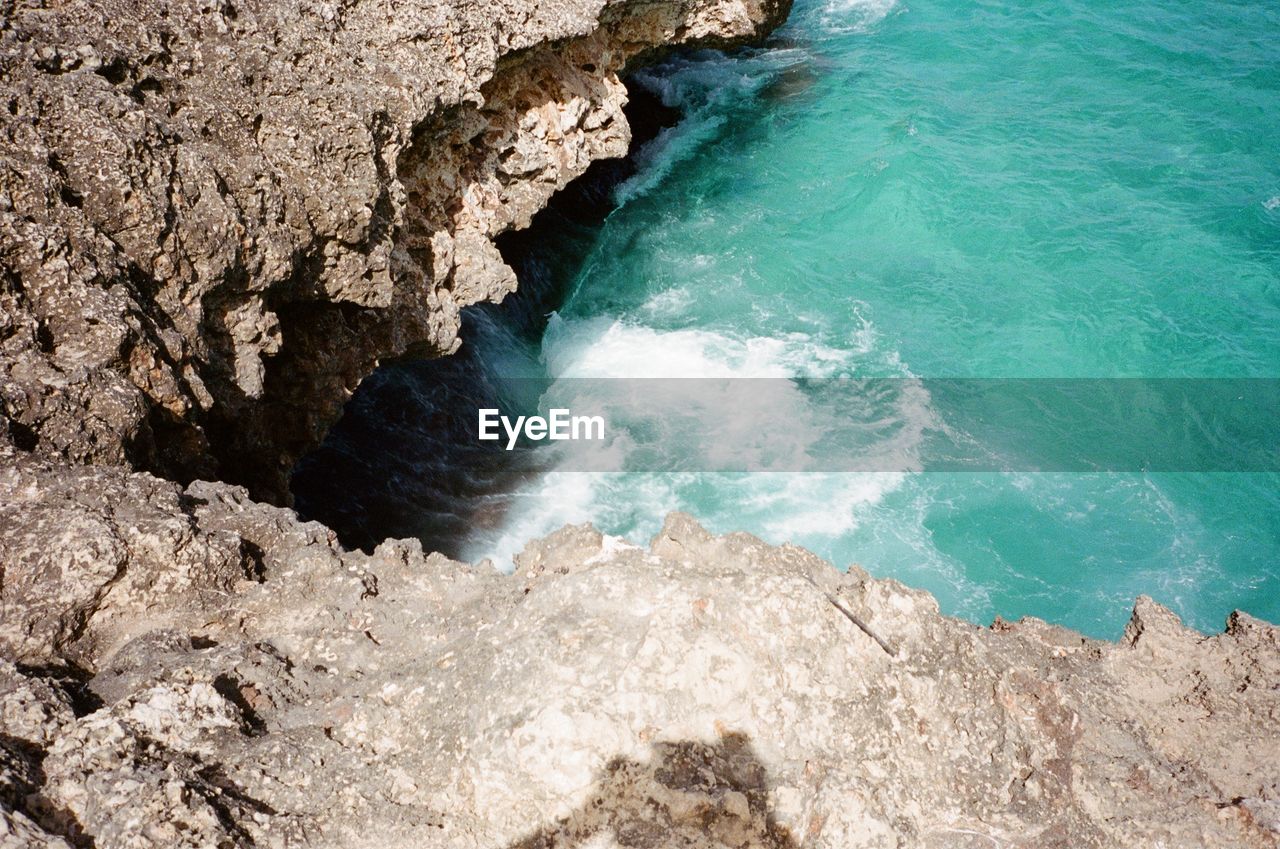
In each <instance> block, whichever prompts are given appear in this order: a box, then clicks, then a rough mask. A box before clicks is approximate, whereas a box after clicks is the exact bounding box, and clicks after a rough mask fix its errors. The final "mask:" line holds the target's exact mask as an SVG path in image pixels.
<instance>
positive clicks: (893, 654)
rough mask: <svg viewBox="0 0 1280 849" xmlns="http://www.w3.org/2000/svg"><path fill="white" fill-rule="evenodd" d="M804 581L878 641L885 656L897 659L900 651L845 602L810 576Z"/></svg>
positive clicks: (859, 628)
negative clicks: (872, 628)
mask: <svg viewBox="0 0 1280 849" xmlns="http://www.w3.org/2000/svg"><path fill="white" fill-rule="evenodd" d="M804 579H805V580H806V581H808V582H809V583H811V584H813V587H814V589H816V590H817V591H818V592H820V593H822V594H823V595H824V596H826V597H827V601H829V602H831V604H832V605H833V606H834V607H835V609H836V610H838V611H840V612H841V613H843V614H844V618H845V619H848V620H849V621H850V622H852V623H853V624H854V625H857V626H858V630H860V631H862V633H864V634H866V635H867V636H868V637H870V638H871V639H873V640H875V641H876V645H878V646H880V648H882V649H884V653H885V654H887V655H889V657H897V656H898V651H897V649H895V648H893V647H892V646H890V645H889V644H888V643H887V642H885V641H884V640H883V639H881V637H880V635H879V634H877V633H876V632H875V631H872V630H871V628H870V626H868V625H867V623H866V622H863V621H862V618H861V617H860V616H858V614H856V613H854V612H853V611H852V610H850V609H849V608H847V607H845V606H844V602H842V601H840V599H838V598H836V597H835V596H834V595H832V594H831V593H829V592H827V591H826V590H824V589H823V588H822V587H820V586H818V582H817V581H815V580H814V579H813V578H810V577H809V576H808V575H805V576H804Z"/></svg>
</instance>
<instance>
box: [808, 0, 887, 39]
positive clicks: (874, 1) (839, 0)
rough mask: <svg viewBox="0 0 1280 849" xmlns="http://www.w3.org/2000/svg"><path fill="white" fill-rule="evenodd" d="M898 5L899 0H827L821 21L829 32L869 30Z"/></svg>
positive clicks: (844, 32) (840, 32) (846, 32)
mask: <svg viewBox="0 0 1280 849" xmlns="http://www.w3.org/2000/svg"><path fill="white" fill-rule="evenodd" d="M897 5H898V2H897V0H827V3H826V5H824V6H823V8H822V12H821V14H820V16H819V21H820V22H821V24H822V27H823V29H825V30H827V31H828V32H833V33H837V34H848V33H860V32H867V31H869V30H870V29H871V28H872V27H874V26H875V25H876V24H878V23H880V22H881V21H883V20H884V19H885V18H887V17H888V16H889V13H890V12H892V11H894V9H895V8H896V7H897Z"/></svg>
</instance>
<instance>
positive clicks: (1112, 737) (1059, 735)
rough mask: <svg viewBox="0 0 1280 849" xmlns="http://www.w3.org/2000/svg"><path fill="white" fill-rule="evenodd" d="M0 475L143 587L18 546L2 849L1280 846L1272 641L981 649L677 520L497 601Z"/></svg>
mask: <svg viewBox="0 0 1280 849" xmlns="http://www.w3.org/2000/svg"><path fill="white" fill-rule="evenodd" d="M3 459H4V460H5V462H6V463H7V464H9V465H10V466H11V467H12V468H15V469H16V470H17V471H16V473H10V474H9V475H8V476H7V477H5V478H4V479H3V480H2V481H0V491H2V492H3V495H4V499H3V501H2V502H0V503H4V504H6V505H13V506H11V507H8V508H7V509H9V510H12V511H22V512H23V513H25V514H29V515H37V514H44V513H46V512H47V513H48V514H49V515H51V516H56V517H57V522H58V524H59V525H61V526H63V527H66V528H68V529H69V530H68V533H74V534H75V535H76V537H77V539H78V542H77V543H76V545H75V546H74V548H75V550H90V549H97V550H102V551H114V552H122V553H121V554H119V555H118V556H119V557H120V559H121V560H122V561H123V564H124V565H123V573H124V575H125V576H127V578H124V577H122V578H120V579H118V580H117V581H116V582H115V583H114V584H111V586H109V587H106V588H105V589H104V588H103V586H102V584H101V583H97V582H100V581H102V580H103V577H102V574H100V573H97V572H90V571H87V570H84V569H83V568H80V572H81V573H83V574H84V575H87V576H89V577H85V578H83V579H76V580H73V578H74V576H73V575H72V571H74V570H71V569H69V570H68V571H67V572H66V573H63V575H62V577H61V578H60V579H59V580H61V581H62V582H63V583H61V584H57V583H54V584H51V585H50V586H56V587H58V590H57V591H56V592H51V593H46V594H45V595H43V596H42V595H41V590H40V586H41V583H40V582H37V581H34V580H28V574H29V573H32V572H41V573H42V572H43V571H44V570H46V569H48V564H47V562H46V560H44V559H42V558H41V557H39V556H35V555H34V554H33V552H32V551H31V549H29V548H28V543H27V541H26V539H25V538H24V536H23V535H22V533H20V532H17V533H15V532H14V531H13V528H14V526H15V523H13V522H11V521H6V519H7V518H8V517H7V516H4V515H0V530H3V532H0V561H2V562H4V563H5V564H6V574H5V581H4V585H3V594H2V595H0V605H3V606H2V607H0V614H2V618H3V622H4V630H3V632H0V648H3V651H4V654H5V655H7V656H10V657H14V658H16V659H17V660H18V661H19V662H20V663H21V666H17V667H15V666H13V665H4V666H3V667H0V723H2V724H3V726H4V730H3V732H0V754H3V760H0V768H2V769H3V770H4V772H3V776H4V778H3V780H4V783H5V787H6V790H5V792H4V793H3V794H0V809H3V810H4V811H5V813H4V817H5V820H4V822H5V826H4V827H5V828H7V829H8V830H9V835H10V836H9V838H8V839H9V840H10V841H11V842H15V845H62V844H60V843H59V842H58V841H65V842H66V843H68V844H71V845H75V844H76V843H77V841H79V844H80V845H88V843H87V842H86V840H88V839H92V841H93V845H95V846H97V847H100V849H103V848H104V847H125V846H129V847H135V846H137V847H141V846H192V847H195V846H215V845H227V846H236V845H245V846H247V845H251V844H252V845H258V846H334V847H337V846H344V847H361V846H367V847H401V846H402V847H406V849H408V847H414V849H417V847H432V846H440V847H468V846H474V847H509V848H510V849H516V848H517V847H520V848H521V849H531V848H532V847H551V846H582V847H587V846H590V847H608V846H654V847H657V846H664V847H665V846H691V847H696V846H706V847H800V846H805V847H832V849H836V847H839V849H847V847H897V846H927V847H939V849H941V847H986V846H1006V847H1015V846H1018V847H1072V849H1077V848H1078V847H1135V846H1138V847H1156V846H1163V847H1167V848H1169V849H1171V847H1207V846H1211V847H1219V846H1221V847H1227V846H1230V847H1274V846H1276V845H1278V840H1277V838H1278V837H1280V834H1278V833H1277V830H1276V826H1277V822H1276V805H1277V800H1278V799H1280V759H1278V758H1277V757H1276V753H1277V741H1278V740H1280V630H1277V629H1276V628H1275V627H1274V626H1272V625H1268V624H1266V623H1263V622H1260V621H1257V620H1254V619H1251V618H1250V617H1248V616H1247V615H1244V614H1235V615H1233V616H1232V617H1231V618H1230V621H1229V622H1228V625H1227V629H1226V631H1225V632H1224V633H1222V634H1219V635H1216V636H1211V637H1206V636H1203V635H1201V634H1199V633H1197V632H1195V631H1192V630H1190V629H1187V628H1184V627H1183V626H1182V625H1181V624H1180V623H1179V622H1178V620H1177V618H1176V617H1175V616H1174V615H1173V614H1172V613H1170V612H1169V611H1168V610H1166V609H1164V608H1162V607H1160V606H1159V605H1157V604H1155V603H1154V602H1152V601H1150V600H1147V599H1143V600H1140V601H1139V603H1138V605H1137V606H1136V608H1135V610H1134V614H1133V619H1132V622H1131V623H1130V626H1129V628H1128V629H1127V631H1126V634H1125V637H1124V638H1123V639H1122V640H1121V641H1120V642H1119V643H1118V644H1112V643H1107V642H1099V641H1094V640H1088V639H1085V638H1083V637H1081V636H1080V635H1078V634H1075V633H1072V632H1070V631H1067V630H1064V629H1061V628H1057V627H1054V626H1050V625H1047V624H1045V623H1043V622H1038V621H1034V620H1028V621H1023V622H1019V623H1004V622H997V623H996V625H995V626H993V627H991V628H980V627H977V626H974V625H971V624H968V623H965V622H961V621H958V620H954V619H950V618H947V617H944V616H941V615H939V613H938V610H937V606H936V604H935V602H934V601H933V599H932V598H931V597H930V596H929V595H927V594H926V593H923V592H919V591H914V590H910V589H908V588H906V587H904V586H902V585H900V584H898V583H896V582H893V581H881V580H875V579H872V578H870V577H869V576H868V575H867V574H865V573H864V572H862V571H861V570H860V569H858V568H856V567H854V568H852V569H851V570H850V571H849V572H848V573H847V574H842V573H841V572H838V571H837V570H835V569H834V568H832V567H831V566H830V565H828V564H827V563H825V562H823V561H821V560H819V559H818V558H816V557H814V556H813V555H811V554H809V553H807V552H805V551H803V550H801V549H798V548H793V547H785V546H784V547H780V548H775V547H772V546H768V545H766V544H764V543H762V542H760V541H759V540H757V539H754V538H753V537H750V536H747V535H742V534H738V535H731V536H726V537H714V536H711V535H710V534H708V533H707V532H705V531H703V530H702V529H701V528H700V527H699V526H697V525H696V524H695V523H694V522H693V520H691V519H689V518H687V517H684V516H680V515H673V516H672V517H671V518H670V519H669V520H668V522H667V524H666V526H665V528H664V529H663V531H662V532H661V533H660V534H658V535H657V537H655V539H654V540H653V542H652V544H651V545H650V546H649V547H648V548H638V547H633V546H629V545H626V544H624V543H621V542H620V541H618V540H614V539H608V538H603V537H601V535H600V534H598V533H597V532H595V531H594V530H592V529H590V528H589V527H570V528H566V529H565V530H563V531H561V532H559V533H557V534H555V535H553V536H551V537H549V538H547V539H545V540H542V541H538V542H534V543H531V544H530V546H529V547H528V548H527V549H526V551H525V552H524V554H523V555H522V556H521V558H520V568H519V569H518V570H517V571H516V573H515V574H514V575H511V576H504V575H501V574H499V573H497V572H496V571H494V570H492V569H491V568H489V567H488V566H487V565H482V566H478V567H477V566H468V565H465V564H460V563H454V562H451V561H449V560H447V559H445V558H444V557H441V556H440V555H428V554H424V553H423V551H422V550H421V548H420V547H419V546H418V545H417V544H416V543H410V542H389V543H385V544H383V545H382V546H381V547H379V548H378V549H377V550H376V551H375V552H374V553H373V554H372V555H365V554H361V553H358V552H357V553H351V552H345V551H342V550H341V549H340V548H339V547H338V546H337V545H336V544H335V543H334V541H333V539H332V534H330V533H329V532H328V531H327V530H326V529H325V528H323V527H322V526H320V525H318V524H315V523H301V522H299V521H298V520H297V519H296V518H295V517H294V515H293V514H292V513H291V512H290V511H288V510H284V509H280V508H275V507H269V506H266V505H262V504H258V503H254V502H253V501H251V500H249V499H248V497H247V495H246V493H245V492H244V490H241V489H238V488H233V487H229V486H226V485H222V484H206V483H198V484H193V485H191V486H189V487H187V488H186V489H185V490H184V489H182V488H181V487H179V486H178V485H177V484H173V483H167V482H163V481H158V480H157V479H155V478H152V477H151V476H149V475H146V474H138V473H133V474H130V473H127V472H124V471H121V470H118V469H112V468H103V467H81V468H79V469H77V470H76V472H75V474H76V475H77V476H78V477H77V478H76V479H75V480H74V486H73V485H72V482H70V481H68V482H66V483H65V484H64V485H62V486H60V487H50V486H46V485H44V484H42V483H41V480H42V477H41V475H40V474H39V471H40V470H39V468H37V466H38V463H39V462H40V461H36V460H33V459H31V458H29V457H26V456H23V455H18V454H14V453H13V452H10V453H8V454H6V455H5V456H4V458H3ZM63 486H65V488H62V487H63ZM73 490H74V492H75V493H79V494H72V491H73ZM89 493H101V496H100V497H99V496H93V495H90V494H89ZM125 502H128V503H132V504H135V505H137V504H143V505H149V509H151V510H152V511H153V512H154V517H149V514H147V513H146V511H145V510H142V509H140V508H132V509H133V510H134V512H132V513H131V514H130V515H129V517H127V518H126V517H125V516H123V515H122V514H121V513H120V512H119V509H118V508H117V507H115V506H113V505H118V504H121V503H125ZM175 503H176V504H178V505H179V507H178V508H177V509H176V510H175V508H173V507H172V505H173V504H175ZM155 517H164V518H163V520H162V519H161V518H155ZM175 517H178V518H175ZM78 568H79V567H78ZM175 586H180V587H181V589H180V591H176V592H174V591H170V589H168V588H171V587H175ZM95 588H96V589H95ZM85 599H92V600H94V601H93V602H92V603H87V602H86V601H85ZM855 620H856V621H855ZM66 622H74V623H76V624H75V627H72V628H66V627H62V626H61V625H60V624H50V623H66ZM50 633H53V634H60V635H63V637H62V638H61V639H46V638H44V637H43V635H46V634H50ZM35 634H39V635H42V638H41V639H39V640H36V639H34V638H33V637H32V635H35ZM882 643H883V645H882ZM22 841H26V842H22ZM39 841H44V843H43V844H41V843H39Z"/></svg>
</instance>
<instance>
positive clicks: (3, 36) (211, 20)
mask: <svg viewBox="0 0 1280 849" xmlns="http://www.w3.org/2000/svg"><path fill="white" fill-rule="evenodd" d="M786 5H787V4H786V2H785V0H621V2H613V3H602V2H600V0H554V2H553V0H541V2H535V0H495V2H491V3H474V2H457V3H447V2H439V0H411V2H401V1H400V0H344V1H343V2H333V3H329V2H308V0H257V2H252V1H251V2H245V3H237V4H233V3H232V2H228V0H163V2H155V3H133V2H120V0H110V2H101V0H99V2H93V3H89V2H74V0H73V2H66V3H58V4H48V5H47V6H44V5H41V4H39V3H34V2H18V3H12V2H11V3H8V4H7V5H4V6H3V7H0V87H2V89H3V92H4V99H5V105H6V107H7V108H5V109H4V110H0V123H2V124H3V133H4V136H3V168H2V169H0V266H2V267H3V269H4V274H3V277H0V401H2V402H3V404H2V410H0V413H2V416H0V421H3V425H4V426H3V428H0V658H2V659H0V846H5V847H8V846H11V845H12V846H52V847H67V846H74V847H87V846H92V847H97V849H116V847H173V846H187V847H193V849H194V847H211V846H218V847H224V846H225V847H231V846H255V845H256V846H264V847H275V846H279V847H286V846H316V847H363V846H367V847H378V849H385V848H386V847H406V849H410V847H412V849H419V847H433V846H439V847H446V846H447V847H470V846H474V847H482V846H483V847H509V849H517V847H520V848H521V849H533V847H552V846H560V847H570V846H581V847H605V846H633V847H643V846H650V847H657V846H685V847H698V846H708V847H709V846H717V847H801V846H803V847H840V849H844V848H845V847H863V846H865V847H881V846H883V847H891V846H895V847H906V846H922V847H938V848H939V849H941V847H988V846H1008V847H1012V846H1025V847H1059V846H1060V847H1072V848H1073V849H1074V848H1075V847H1091V846H1092V847H1104V846H1105V847H1135V846H1138V847H1153V849H1154V847H1166V848H1167V849H1169V848H1171V847H1219V846H1221V847H1237V846H1239V847H1252V846H1259V847H1267V846H1270V847H1274V846H1276V845H1277V836H1278V834H1280V752H1278V751H1277V745H1278V744H1277V741H1280V633H1278V632H1277V629H1276V628H1275V627H1273V626H1271V625H1267V624H1265V623H1262V622H1259V621H1256V620H1253V619H1251V618H1249V617H1248V616H1246V615H1244V614H1236V615H1233V616H1232V617H1231V619H1230V620H1229V622H1228V624H1227V630H1226V631H1225V632H1224V633H1223V634H1220V635H1217V636H1213V637H1205V636H1203V635H1200V634H1198V633H1196V632H1193V631H1190V630H1188V629H1185V628H1183V627H1182V626H1181V625H1180V624H1179V623H1178V621H1177V619H1176V617H1174V616H1173V615H1172V614H1171V613H1169V612H1168V611H1167V610H1164V609H1163V608H1161V607H1159V606H1158V605H1156V604H1155V603H1153V602H1150V601H1147V600H1141V601H1140V602H1139V603H1138V605H1137V607H1136V608H1135V611H1134V615H1133V619H1132V622H1131V623H1130V626H1129V628H1128V630H1127V631H1126V634H1125V637H1124V639H1123V640H1122V641H1121V642H1120V643H1118V644H1110V643H1102V642H1096V641H1091V640H1086V639H1084V638H1082V637H1080V636H1079V635H1077V634H1073V633H1070V632H1067V631H1064V630H1062V629H1058V628H1054V627H1052V626H1049V625H1046V624H1044V623H1041V622H1035V621H1027V622H1021V623H1017V624H1009V623H1003V622H997V623H996V625H994V626H993V627H991V628H979V627H976V626H973V625H970V624H966V623H963V622H960V621H957V620H953V619H949V618H946V617H943V616H941V615H939V613H938V611H937V607H936V605H935V604H934V602H933V600H932V599H931V598H930V597H929V596H927V595H926V594H923V593H920V592H915V591H912V590H909V589H907V588H905V587H902V586H900V585H898V584H896V583H894V582H891V581H877V580H874V579H872V578H870V577H869V576H868V575H867V574H865V573H863V572H862V571H861V570H859V569H858V568H856V567H855V568H852V569H850V570H849V572H848V573H847V574H844V573H841V572H838V571H837V570H835V569H833V568H832V567H831V566H829V565H828V564H826V563H823V562H822V561H820V560H818V559H816V558H815V557H813V556H812V555H810V554H808V553H806V552H804V551H802V550H799V549H795V548H789V547H782V548H773V547H770V546H767V545H764V544H763V543H761V542H760V541H758V540H755V539H753V538H751V537H748V536H744V535H734V536H728V537H720V538H717V537H712V536H711V535H709V534H707V533H706V532H704V531H703V530H702V529H701V528H699V527H698V526H697V525H696V524H695V523H694V522H693V521H692V520H690V519H688V518H686V517H682V516H673V517H671V518H670V519H669V520H668V522H667V525H666V527H665V528H664V530H663V531H662V533H660V534H659V535H658V536H657V538H655V539H654V541H653V542H652V544H651V545H650V547H649V548H647V549H642V548H637V547H633V546H630V545H626V544H624V543H621V542H620V541H618V540H614V539H607V538H603V537H601V536H600V535H599V534H598V533H596V532H594V531H593V530H591V529H590V528H567V529H565V530H564V531H562V532H560V533H558V534H556V535H554V536H553V537H551V538H549V539H546V540H542V541H536V542H532V543H530V545H529V547H528V548H527V549H526V551H525V553H524V554H523V555H522V557H521V562H520V568H519V569H518V571H517V572H516V574H515V575H513V576H503V575H500V574H498V573H497V572H495V571H493V570H492V569H490V568H489V567H488V566H487V565H481V566H472V565H467V564H461V563H454V562H451V561H449V560H447V559H446V558H444V557H442V556H440V555H438V554H428V553H424V552H423V551H422V549H421V547H420V546H419V545H418V544H417V543H414V542H405V541H393V542H388V543H384V544H383V545H382V546H380V547H379V548H378V549H377V550H376V551H374V552H373V553H372V554H368V555H366V554H362V553H359V552H348V551H345V550H343V549H342V548H341V546H339V545H338V543H337V541H336V539H335V536H334V534H333V533H332V532H331V531H329V530H328V529H326V528H325V527H323V526H321V525H319V524H315V523H303V522H300V521H299V520H298V519H297V517H296V516H295V515H294V514H293V513H292V512H291V511H289V510H288V509H285V508H283V507H279V506H271V505H270V504H267V503H263V500H273V501H275V502H277V503H283V502H284V501H285V500H286V490H285V488H284V479H285V474H286V472H287V470H288V469H289V468H290V466H291V465H292V461H293V458H295V457H296V456H297V455H298V454H299V453H300V452H302V451H304V450H306V449H307V448H309V447H311V446H312V445H314V444H315V442H316V440H317V439H318V438H319V437H320V436H321V435H322V433H323V431H324V429H325V428H326V427H327V426H328V423H329V422H330V421H331V420H332V419H333V417H334V416H335V415H336V413H337V411H338V409H339V408H340V405H341V403H342V401H343V399H344V398H345V396H346V394H347V393H348V392H349V391H350V389H351V388H352V387H353V386H354V385H355V384H356V383H357V382H358V381H359V380H360V379H361V378H362V377H363V376H364V375H365V374H367V373H368V372H369V371H370V369H372V368H373V367H374V365H375V364H376V363H377V362H378V360H379V359H380V358H386V357H392V356H396V355H398V354H401V353H403V352H406V351H414V352H417V353H436V354H444V353H448V352H449V351H451V350H453V349H454V348H455V347H456V346H457V344H458V340H457V330H458V310H459V309H460V308H461V307H462V306H465V305H466V304H469V303H474V302H476V301H478V300H481V299H486V298H499V297H501V296H502V295H503V293H505V292H507V291H509V290H510V289H511V287H512V286H513V285H515V280H514V277H513V275H512V273H511V272H510V270H509V269H507V267H506V266H505V265H504V264H503V263H502V261H501V258H500V256H499V255H498V254H497V252H496V251H495V249H494V248H493V244H492V241H491V239H492V237H493V236H495V235H496V234H498V233H500V232H502V231H503V230H505V229H508V228H519V227H522V226H524V225H525V224H527V223H528V220H529V218H530V216H531V215H532V214H533V212H534V211H536V210H537V209H538V208H539V207H540V206H542V205H543V204H544V203H545V202H546V201H547V199H548V198H549V197H550V196H551V194H552V193H553V192H555V191H556V190H557V189H558V188H559V187H561V186H563V185H564V184H565V183H566V182H567V181H568V180H570V179H571V178H573V177H574V176H576V175H577V174H579V173H581V172H582V171H583V170H584V169H585V168H586V166H587V164H588V163H589V162H590V161H591V160H592V159H595V158H599V157H602V156H616V155H618V154H620V153H621V152H622V151H623V150H624V149H625V148H626V145H627V141H628V137H629V132H628V128H627V126H626V122H625V119H624V117H623V116H622V114H621V111H620V108H621V105H622V103H623V101H624V99H625V91H624V89H623V87H622V85H621V83H620V82H619V77H618V74H619V72H620V71H622V70H623V69H625V68H626V67H627V65H628V63H634V62H638V61H644V60H645V59H646V58H647V57H650V56H652V55H653V54H654V53H655V52H656V51H660V50H662V49H665V48H666V47H667V46H669V45H672V44H694V43H702V44H709V45H713V46H714V45H729V44H733V43H738V42H742V41H749V40H752V39H755V38H758V37H759V36H760V35H761V34H763V33H765V32H767V31H768V30H769V29H770V28H771V27H772V26H773V25H775V24H776V23H777V22H778V21H779V20H780V18H781V16H782V15H783V14H785V11H786ZM200 478H206V479H209V480H219V481H223V482H216V483H215V482H209V480H199V479H200ZM228 482H233V483H242V484H244V485H245V486H247V487H248V488H249V489H247V490H246V489H244V488H241V487H237V486H233V485H231V483H228ZM255 499H257V500H255Z"/></svg>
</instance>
